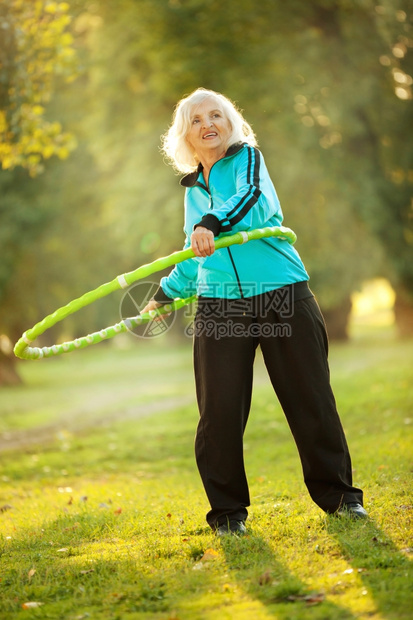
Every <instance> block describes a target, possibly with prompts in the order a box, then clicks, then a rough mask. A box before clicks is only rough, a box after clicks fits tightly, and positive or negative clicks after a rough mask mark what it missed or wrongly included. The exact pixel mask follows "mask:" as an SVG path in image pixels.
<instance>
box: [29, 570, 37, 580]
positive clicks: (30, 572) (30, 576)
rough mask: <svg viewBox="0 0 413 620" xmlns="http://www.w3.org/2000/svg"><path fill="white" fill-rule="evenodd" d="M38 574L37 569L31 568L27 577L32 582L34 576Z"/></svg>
mask: <svg viewBox="0 0 413 620" xmlns="http://www.w3.org/2000/svg"><path fill="white" fill-rule="evenodd" d="M35 573H36V569H35V568H31V569H30V570H29V572H28V573H27V577H28V579H29V581H30V580H31V578H32V577H33V575H34V574H35Z"/></svg>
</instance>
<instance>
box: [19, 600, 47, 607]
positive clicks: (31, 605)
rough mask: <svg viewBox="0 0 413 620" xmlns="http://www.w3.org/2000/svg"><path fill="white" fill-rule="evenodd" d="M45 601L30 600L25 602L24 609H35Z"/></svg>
mask: <svg viewBox="0 0 413 620" xmlns="http://www.w3.org/2000/svg"><path fill="white" fill-rule="evenodd" d="M41 605H44V603H38V602H36V601H29V602H28V603H23V605H22V607H23V609H34V608H35V607H41Z"/></svg>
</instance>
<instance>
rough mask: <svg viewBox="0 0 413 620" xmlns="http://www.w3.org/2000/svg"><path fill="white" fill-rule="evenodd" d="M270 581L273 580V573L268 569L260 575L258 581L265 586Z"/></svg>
mask: <svg viewBox="0 0 413 620" xmlns="http://www.w3.org/2000/svg"><path fill="white" fill-rule="evenodd" d="M270 582H271V573H270V571H269V570H266V571H265V573H263V574H262V575H260V576H259V577H258V583H259V584H260V586H263V585H265V584H266V583H270Z"/></svg>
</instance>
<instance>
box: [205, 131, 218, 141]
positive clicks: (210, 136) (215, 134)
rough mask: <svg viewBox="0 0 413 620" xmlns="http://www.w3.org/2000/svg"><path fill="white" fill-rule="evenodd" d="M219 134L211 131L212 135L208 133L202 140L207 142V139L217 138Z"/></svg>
mask: <svg viewBox="0 0 413 620" xmlns="http://www.w3.org/2000/svg"><path fill="white" fill-rule="evenodd" d="M217 135H218V134H217V133H216V132H215V131H211V132H210V133H206V134H205V135H204V136H202V139H203V140H205V138H216V136H217Z"/></svg>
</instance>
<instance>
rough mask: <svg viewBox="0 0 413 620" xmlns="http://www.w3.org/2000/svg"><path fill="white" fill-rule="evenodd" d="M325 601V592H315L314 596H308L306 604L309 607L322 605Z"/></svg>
mask: <svg viewBox="0 0 413 620" xmlns="http://www.w3.org/2000/svg"><path fill="white" fill-rule="evenodd" d="M324 599H325V594H323V592H313V593H312V594H308V595H307V596H306V597H305V599H304V600H305V602H306V603H307V605H318V604H319V603H322V602H323V601H324Z"/></svg>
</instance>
